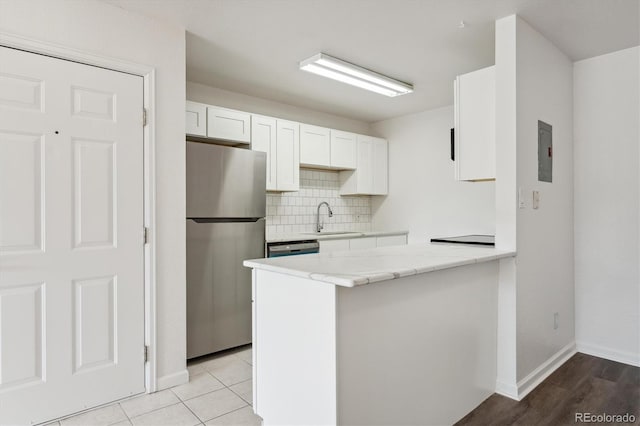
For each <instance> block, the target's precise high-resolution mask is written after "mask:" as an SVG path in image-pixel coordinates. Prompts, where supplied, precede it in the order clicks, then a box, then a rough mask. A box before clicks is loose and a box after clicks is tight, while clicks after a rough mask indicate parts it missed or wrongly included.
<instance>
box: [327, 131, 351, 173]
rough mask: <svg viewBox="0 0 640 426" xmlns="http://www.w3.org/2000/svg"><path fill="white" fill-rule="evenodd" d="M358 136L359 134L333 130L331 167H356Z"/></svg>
mask: <svg viewBox="0 0 640 426" xmlns="http://www.w3.org/2000/svg"><path fill="white" fill-rule="evenodd" d="M356 138H357V136H356V135H355V134H353V133H349V132H341V131H340V130H331V167H333V168H336V169H355V168H356V153H357V147H356Z"/></svg>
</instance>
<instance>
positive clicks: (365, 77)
mask: <svg viewBox="0 0 640 426" xmlns="http://www.w3.org/2000/svg"><path fill="white" fill-rule="evenodd" d="M300 69H301V70H303V71H308V72H312V73H314V74H318V75H321V76H323V77H328V78H332V79H334V80H338V81H341V82H343V83H347V84H351V85H352V86H357V87H360V88H361V89H366V90H370V91H372V92H376V93H379V94H381V95H385V96H390V97H393V96H399V95H404V94H407V93H411V92H413V86H412V85H410V84H407V83H405V82H403V81H399V80H396V79H393V78H391V77H387V76H386V75H382V74H378V73H377V72H374V71H371V70H368V69H366V68H362V67H359V66H358V65H354V64H352V63H349V62H346V61H343V60H341V59H338V58H334V57H332V56H329V55H327V54H324V53H318V54H315V55H313V56H312V57H310V58H307V59H305V60H304V61H302V62H300Z"/></svg>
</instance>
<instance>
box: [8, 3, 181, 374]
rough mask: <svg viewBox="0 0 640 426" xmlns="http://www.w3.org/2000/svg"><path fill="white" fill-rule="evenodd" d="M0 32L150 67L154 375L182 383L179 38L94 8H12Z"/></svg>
mask: <svg viewBox="0 0 640 426" xmlns="http://www.w3.org/2000/svg"><path fill="white" fill-rule="evenodd" d="M0 31H3V32H7V33H11V34H14V35H20V36H25V37H30V38H33V39H37V40H39V41H42V42H47V43H53V44H58V45H62V46H66V47H71V48H74V49H77V50H80V51H84V52H89V53H94V54H97V55H103V56H109V57H113V58H117V59H120V60H124V61H129V62H135V63H140V64H144V65H149V66H153V67H155V69H156V96H157V97H156V105H155V107H156V109H155V118H156V153H155V154H156V167H157V172H158V173H157V175H156V184H157V192H156V194H155V195H156V209H157V218H156V220H157V229H156V230H155V232H154V234H153V238H155V240H156V244H157V269H156V277H157V321H158V323H157V327H158V329H157V339H158V341H157V361H158V364H157V375H158V377H159V378H160V380H159V384H160V385H162V384H163V383H165V384H170V379H169V378H171V377H174V378H176V377H177V378H180V377H181V378H183V379H186V378H187V375H186V365H185V364H186V312H185V310H186V302H185V300H186V296H185V295H186V292H185V275H186V273H185V255H184V253H185V219H184V218H185V170H184V167H185V166H184V164H185V144H184V101H185V87H184V81H185V33H184V30H181V29H178V28H172V27H168V26H166V25H164V24H162V23H160V22H155V21H152V20H150V19H147V18H144V17H141V16H138V15H134V14H132V13H129V12H126V11H124V10H122V9H120V8H117V7H114V6H111V5H107V4H105V3H102V2H98V1H91V0H84V1H71V0H33V1H22V0H13V1H2V2H0ZM141 343H142V342H141ZM141 350H142V348H141ZM163 378H167V379H166V380H164V381H163V380H162V379H163Z"/></svg>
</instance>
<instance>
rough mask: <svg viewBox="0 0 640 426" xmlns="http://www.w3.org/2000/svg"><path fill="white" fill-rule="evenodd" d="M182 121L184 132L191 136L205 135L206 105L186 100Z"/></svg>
mask: <svg viewBox="0 0 640 426" xmlns="http://www.w3.org/2000/svg"><path fill="white" fill-rule="evenodd" d="M184 121H185V126H186V134H187V135H191V136H198V137H206V136H207V106H206V105H205V104H199V103H197V102H191V101H187V105H186V109H185V115H184Z"/></svg>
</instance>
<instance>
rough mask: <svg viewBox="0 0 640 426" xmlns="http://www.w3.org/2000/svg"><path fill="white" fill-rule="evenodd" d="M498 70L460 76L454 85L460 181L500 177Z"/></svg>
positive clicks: (458, 178)
mask: <svg viewBox="0 0 640 426" xmlns="http://www.w3.org/2000/svg"><path fill="white" fill-rule="evenodd" d="M495 97H496V90H495V67H494V66H493V67H489V68H483V69H481V70H478V71H474V72H471V73H468V74H463V75H460V76H458V77H457V78H456V80H455V82H454V99H455V102H454V103H455V107H454V115H455V117H454V122H455V124H454V126H455V131H454V140H455V143H454V157H455V178H456V180H467V181H476V180H488V179H495V177H496V137H495V134H496V131H495V110H496V106H495Z"/></svg>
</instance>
